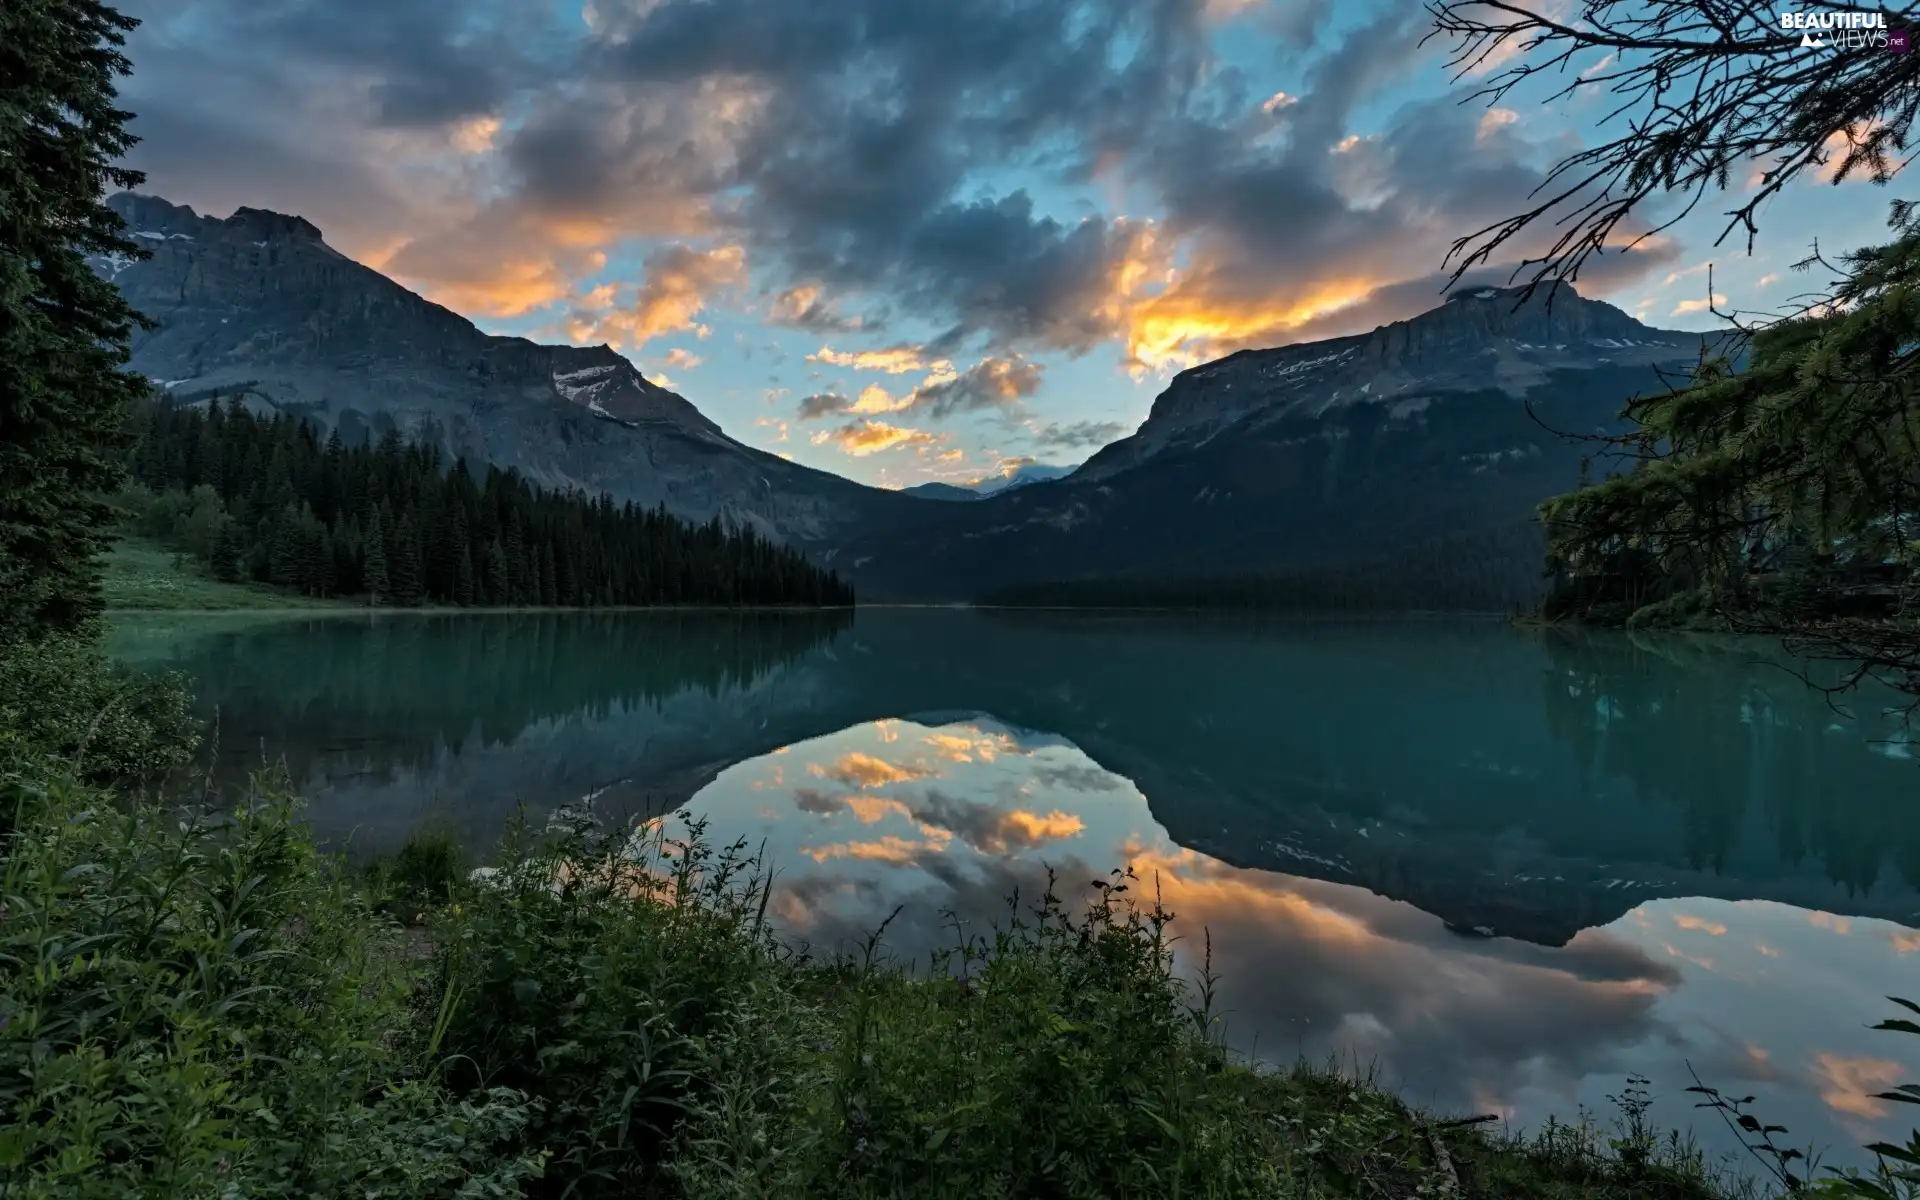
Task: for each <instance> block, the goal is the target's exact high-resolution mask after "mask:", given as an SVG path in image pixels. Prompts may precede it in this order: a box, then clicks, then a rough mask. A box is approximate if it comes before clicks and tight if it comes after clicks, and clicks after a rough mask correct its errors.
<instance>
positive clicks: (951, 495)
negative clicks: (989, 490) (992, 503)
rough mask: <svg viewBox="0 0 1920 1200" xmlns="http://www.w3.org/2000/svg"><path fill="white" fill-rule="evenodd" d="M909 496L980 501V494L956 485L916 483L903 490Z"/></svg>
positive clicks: (924, 498) (928, 498)
mask: <svg viewBox="0 0 1920 1200" xmlns="http://www.w3.org/2000/svg"><path fill="white" fill-rule="evenodd" d="M900 490H901V492H903V493H904V494H906V495H909V496H918V497H920V498H921V499H922V500H978V499H979V498H980V493H979V492H976V491H974V490H973V489H972V488H970V487H962V486H960V485H959V484H954V483H937V482H936V483H916V484H914V485H913V486H912V487H909V488H901V489H900Z"/></svg>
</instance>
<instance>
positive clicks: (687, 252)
mask: <svg viewBox="0 0 1920 1200" xmlns="http://www.w3.org/2000/svg"><path fill="white" fill-rule="evenodd" d="M746 261H747V255H746V250H745V248H744V247H741V246H737V245H728V246H715V247H711V248H708V249H696V248H694V247H692V246H686V245H674V246H668V247H666V248H664V249H662V250H659V251H656V252H655V253H654V254H652V255H649V256H648V258H647V262H646V282H645V283H643V284H642V285H641V286H640V288H639V291H638V292H637V293H636V294H635V296H634V298H633V301H632V302H631V303H630V304H629V305H627V306H626V307H624V308H619V309H614V310H611V311H607V312H602V313H591V312H586V311H583V310H576V311H575V313H574V314H573V315H572V316H571V317H570V318H569V319H568V323H567V332H568V335H569V336H570V337H571V338H572V339H573V340H574V341H576V342H594V341H604V342H607V343H609V344H610V345H613V346H614V347H616V348H619V349H631V348H637V347H639V346H643V345H645V344H646V343H647V342H648V341H649V340H651V339H653V338H656V337H661V336H663V335H665V334H669V333H684V332H688V331H692V332H694V333H697V334H701V335H703V336H704V334H705V333H706V331H707V327H706V326H704V325H701V324H700V323H698V322H697V321H696V320H695V318H696V317H698V316H699V315H700V312H701V310H702V309H704V308H706V306H707V303H708V301H709V299H710V298H711V297H712V296H713V295H714V294H715V293H717V292H719V291H720V290H722V289H723V288H727V287H730V286H733V285H735V284H738V283H739V282H741V280H742V279H744V278H745V276H746ZM682 353H684V352H682ZM669 359H671V354H670V355H669Z"/></svg>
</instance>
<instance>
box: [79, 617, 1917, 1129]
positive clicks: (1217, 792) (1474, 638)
mask: <svg viewBox="0 0 1920 1200" xmlns="http://www.w3.org/2000/svg"><path fill="white" fill-rule="evenodd" d="M115 645H116V648H117V649H118V650H119V652H120V653H121V654H123V656H125V657H127V658H129V659H131V660H134V661H138V662H142V663H145V664H148V665H155V666H162V665H164V666H170V667H174V668H178V669H180V670H182V671H184V672H186V673H187V674H188V675H189V676H191V677H192V678H193V680H194V682H195V684H196V686H197V688H198V690H199V695H200V697H201V700H202V702H203V704H204V705H205V706H206V707H207V709H208V711H209V714H210V715H213V716H215V717H216V721H217V729H218V752H217V758H218V766H219V772H220V773H221V774H222V775H223V776H225V777H227V778H236V777H238V776H241V775H243V774H244V773H246V772H247V771H249V770H251V769H256V768H258V767H260V766H262V765H263V764H268V763H278V764H284V766H285V767H286V769H287V770H288V771H289V772H290V773H291V774H292V776H293V777H294V779H295V781H296V782H297V783H298V784H299V786H300V788H301V790H302V791H303V792H304V794H305V795H307V796H308V797H309V798H310V800H311V802H312V808H311V816H312V819H313V821H314V823H315V825H316V827H317V829H318V830H319V831H320V833H321V835H322V836H323V837H325V838H326V839H328V840H329V841H331V842H333V843H335V844H349V843H350V844H351V845H352V846H354V847H356V848H359V849H363V850H364V849H378V848H383V847H391V846H393V845H397V844H398V843H399V842H400V841H402V840H403V839H404V838H405V837H406V835H407V833H408V832H409V831H410V830H412V829H413V828H416V827H418V826H419V825H421V824H423V823H426V822H429V821H431V822H438V823H443V824H450V825H452V826H453V827H454V828H456V829H457V830H459V831H460V832H461V834H462V836H463V837H465V838H466V839H467V840H468V841H470V842H472V843H474V844H476V845H484V844H485V843H486V842H488V841H489V840H490V839H491V838H493V837H494V836H496V835H497V833H498V832H499V830H500V829H501V828H502V827H503V825H504V824H505V823H506V821H507V820H508V819H509V818H510V817H511V815H512V814H513V813H514V812H515V811H516V810H517V809H518V808H519V807H520V806H522V805H524V806H527V807H528V808H529V809H532V810H535V811H538V810H542V809H545V808H550V807H552V806H554V805H556V804H559V803H564V802H571V801H577V800H578V799H580V798H581V797H583V796H587V795H592V796H594V797H595V798H596V801H595V802H596V804H597V805H598V806H599V807H600V808H601V810H602V811H604V812H607V813H610V814H653V813H673V814H676V816H674V817H671V818H669V819H679V817H683V816H689V815H692V816H699V817H702V818H704V819H706V820H707V821H708V823H709V831H710V833H711V834H712V836H714V837H716V838H719V839H722V840H732V839H733V838H735V837H746V838H750V839H752V840H753V841H754V842H755V843H756V844H759V843H762V842H764V844H765V845H766V847H767V853H768V855H769V857H770V859H771V860H772V864H773V865H774V867H775V868H776V869H777V870H778V871H779V886H778V890H777V892H776V902H775V907H776V910H777V912H778V914H779V917H780V919H781V921H782V923H783V925H784V927H785V928H786V930H787V931H788V933H789V934H790V936H792V937H794V938H795V939H799V940H805V941H808V942H810V943H813V944H815V945H819V946H822V947H827V948H831V947H835V946H841V945H845V944H848V943H849V942H851V941H852V940H854V939H857V938H858V937H859V936H861V935H862V934H863V933H864V932H865V931H867V930H869V929H871V928H872V927H873V926H874V925H875V924H877V923H878V921H879V920H880V919H881V918H883V917H884V916H885V915H886V914H887V913H889V912H891V911H892V910H893V909H894V908H895V907H896V906H901V915H900V917H899V918H898V919H897V920H896V921H895V922H894V923H893V924H892V925H891V926H890V927H889V930H888V944H889V946H890V947H891V948H892V949H893V950H894V951H895V952H896V953H898V954H901V955H903V956H908V957H921V958H923V957H924V956H925V954H926V952H927V951H928V950H929V949H931V948H932V947H933V946H935V945H937V944H940V943H942V942H943V941H944V940H945V939H947V938H949V937H951V931H950V929H949V928H948V923H949V920H950V919H956V918H957V919H959V920H961V921H963V922H970V923H976V924H978V923H983V922H985V921H988V920H991V919H992V918H993V917H994V916H995V915H996V914H998V913H999V912H1001V911H1003V900H1004V897H1006V896H1007V895H1008V894H1009V893H1012V892H1014V891H1016V890H1018V891H1020V892H1021V893H1022V894H1024V895H1028V896H1032V895H1035V894H1037V889H1038V887H1039V886H1041V884H1042V882H1043V881H1044V879H1045V877H1046V872H1047V871H1048V870H1049V869H1052V870H1054V871H1056V872H1057V873H1058V874H1059V876H1060V878H1061V880H1062V886H1063V887H1070V888H1078V887H1080V886H1083V885H1084V884H1085V883H1086V882H1087V881H1090V880H1092V879H1094V878H1095V877H1099V876H1104V875H1105V874H1106V872H1107V871H1108V870H1110V869H1112V868H1114V867H1131V868H1132V869H1133V870H1134V871H1135V872H1136V873H1138V874H1139V875H1140V876H1141V877H1142V878H1143V879H1145V880H1149V881H1152V882H1153V883H1154V884H1156V885H1157V886H1158V887H1159V888H1160V889H1161V891H1162V894H1163V896H1164V897H1165V899H1166V903H1167V905H1168V906H1169V907H1170V908H1172V909H1173V910H1174V911H1175V912H1176V913H1177V914H1178V918H1179V919H1178V921H1177V922H1176V927H1184V928H1185V930H1186V933H1187V935H1188V940H1187V941H1186V942H1185V943H1183V947H1182V949H1183V953H1184V952H1188V951H1192V950H1194V949H1195V948H1196V947H1197V946H1198V945H1199V942H1200V938H1199V934H1200V933H1201V931H1202V930H1203V929H1204V930H1205V931H1207V932H1208V933H1209V934H1210V935H1211V939H1212V947H1213V965H1214V969H1215V970H1216V971H1217V972H1219V973H1220V975H1221V976H1222V982H1221V1001H1222V1003H1223V1005H1224V1007H1225V1009H1226V1010H1227V1013H1228V1031H1229V1036H1230V1038H1231V1039H1232V1040H1233V1041H1234V1042H1235V1043H1236V1044H1237V1045H1238V1046H1239V1047H1240V1048H1241V1049H1243V1050H1245V1051H1247V1052H1249V1053H1253V1054H1257V1055H1259V1056H1260V1057H1263V1058H1267V1059H1272V1060H1285V1059H1291V1058H1293V1057H1295V1056H1297V1055H1302V1054H1304V1055H1307V1056H1309V1057H1312V1058H1316V1059H1320V1058H1326V1057H1336V1056H1337V1057H1338V1058H1340V1059H1341V1060H1342V1061H1343V1062H1346V1063H1348V1064H1349V1065H1352V1066H1354V1067H1356V1068H1357V1069H1361V1070H1368V1071H1372V1072H1374V1073H1376V1074H1378V1075H1380V1076H1382V1077H1383V1078H1385V1079H1387V1080H1388V1081H1390V1082H1393V1083H1396V1084H1398V1085H1400V1086H1401V1087H1402V1088H1403V1089H1404V1090H1405V1091H1406V1093H1407V1095H1408V1096H1409V1098H1410V1099H1413V1100H1415V1101H1418V1102H1425V1103H1431V1104H1436V1105H1439V1106H1442V1107H1445V1108H1449V1109H1454V1110H1459V1111H1462V1112H1467V1111H1471V1112H1473V1113H1500V1114H1502V1115H1504V1116H1507V1117H1509V1118H1511V1119H1512V1120H1514V1121H1515V1122H1516V1123H1519V1124H1523V1125H1532V1124H1537V1123H1538V1122H1539V1121H1541V1120H1543V1119H1544V1118H1545V1117H1546V1116H1547V1115H1549V1114H1555V1115H1559V1116H1562V1117H1569V1116H1572V1115H1574V1114H1575V1113H1577V1112H1578V1111H1579V1110H1580V1109H1582V1108H1585V1109H1589V1110H1593V1111H1596V1112H1597V1113H1598V1114H1599V1115H1601V1116H1603V1117H1604V1116H1606V1115H1607V1114H1608V1112H1609V1111H1610V1105H1609V1103H1608V1101H1607V1097H1608V1096H1609V1095H1610V1094H1613V1093H1617V1092H1618V1091H1619V1090H1620V1088H1621V1087H1622V1086H1623V1084H1624V1083H1625V1080H1626V1077H1627V1076H1628V1075H1630V1074H1640V1075H1644V1076H1646V1077H1647V1078H1649V1079H1650V1080H1651V1081H1652V1089H1653V1091H1654V1094H1655V1095H1656V1097H1657V1099H1656V1103H1655V1108H1654V1113H1653V1115H1654V1117H1655V1119H1657V1120H1661V1121H1664V1122H1666V1123H1669V1124H1677V1125H1685V1126H1688V1127H1690V1128H1692V1129H1694V1130H1696V1131H1697V1132H1698V1134H1699V1136H1700V1137H1701V1138H1702V1140H1703V1141H1706V1142H1708V1143H1709V1144H1710V1145H1711V1146H1713V1147H1715V1148H1716V1149H1719V1150H1728V1149H1737V1146H1736V1145H1735V1144H1734V1143H1733V1142H1732V1141H1731V1139H1730V1136H1729V1135H1728V1134H1727V1132H1726V1131H1725V1130H1724V1129H1723V1128H1721V1127H1720V1126H1719V1125H1718V1124H1717V1123H1716V1122H1714V1121H1712V1120H1711V1119H1710V1114H1701V1113H1699V1112H1697V1111H1696V1110H1695V1109H1694V1108H1693V1107H1692V1099H1693V1098H1692V1097H1690V1096H1688V1095H1686V1094H1685V1092H1684V1090H1683V1089H1684V1088H1685V1087H1687V1086H1688V1085H1690V1084H1691V1083H1692V1082H1693V1079H1692V1076H1691V1073H1692V1072H1697V1073H1698V1074H1699V1076H1700V1077H1701V1078H1702V1079H1704V1080H1705V1081H1707V1082H1709V1083H1711V1084H1714V1085H1715V1086H1719V1087H1722V1088H1724V1089H1727V1090H1729V1091H1732V1092H1734V1093H1736V1094H1746V1093H1752V1094H1754V1095H1755V1096H1756V1097H1758V1102H1757V1104H1756V1108H1757V1110H1758V1111H1760V1112H1761V1113H1762V1115H1764V1116H1765V1117H1766V1118H1767V1119H1768V1120H1769V1121H1771V1122H1774V1123H1778V1124H1784V1125H1787V1126H1788V1127H1789V1128H1790V1129H1791V1131H1792V1135H1793V1140H1794V1142H1795V1143H1796V1144H1800V1145H1812V1146H1814V1147H1816V1148H1818V1147H1825V1148H1827V1150H1828V1154H1829V1156H1830V1157H1832V1158H1834V1159H1835V1160H1836V1161H1849V1160H1852V1159H1853V1158H1854V1157H1855V1155H1856V1152H1855V1151H1854V1150H1853V1147H1855V1146H1857V1145H1858V1144H1859V1143H1860V1142H1861V1141H1863V1140H1868V1139H1871V1138H1876V1137H1882V1136H1888V1135H1894V1134H1901V1133H1903V1132H1904V1127H1903V1126H1901V1124H1900V1122H1899V1118H1900V1117H1901V1116H1902V1115H1903V1114H1902V1113H1899V1112H1891V1111H1888V1110H1889V1109H1891V1108H1897V1107H1899V1106H1893V1105H1888V1104H1886V1103H1885V1102H1883V1101H1878V1100H1875V1099H1873V1098H1872V1097H1871V1093H1872V1092H1874V1091H1878V1090H1883V1089H1884V1088H1886V1087H1887V1086H1889V1085H1891V1084H1893V1083H1897V1082H1902V1081H1906V1080H1916V1079H1920V1064H1917V1063H1916V1062H1915V1061H1914V1057H1915V1056H1914V1054H1913V1052H1912V1051H1911V1050H1909V1048H1908V1047H1907V1046H1906V1045H1904V1044H1902V1043H1903V1042H1911V1041H1915V1039H1906V1038H1901V1037H1899V1036H1898V1035H1892V1034H1885V1033H1876V1032H1872V1031H1869V1030H1868V1029H1866V1028H1865V1027H1866V1026H1867V1025H1870V1024H1872V1023H1873V1022H1874V1021H1876V1020H1878V1019H1880V1018H1881V1017H1883V1016H1886V1015H1889V1008H1890V1006H1888V1005H1887V1004H1886V1003H1885V1001H1884V1000H1883V999H1882V997H1884V996H1886V995H1888V994H1893V995H1909V996H1915V997H1916V998H1920V972H1916V971H1915V970H1914V968H1915V966H1916V964H1920V932H1916V927H1917V926H1920V893H1916V890H1915V883H1916V881H1920V809H1916V807H1915V803H1916V796H1917V795H1920V789H1917V788H1916V784H1917V783H1920V774H1916V772H1917V771H1920V763H1916V762H1914V761H1913V759H1912V758H1911V750H1910V748H1909V744H1908V742H1907V740H1906V736H1905V727H1904V725H1903V723H1902V722H1901V721H1900V720H1899V719H1898V716H1897V714H1891V713H1889V712H1887V711H1885V710H1886V709H1887V707H1888V706H1889V705H1890V704H1891V703H1892V701H1891V698H1890V697H1887V696H1884V695H1877V694H1876V695H1859V696H1854V697H1851V698H1849V699H1848V700H1846V701H1845V703H1844V707H1843V709H1841V710H1836V709H1834V708H1833V707H1831V706H1829V704H1828V702H1827V700H1826V699H1825V698H1824V697H1823V696H1821V695H1820V694H1818V693H1816V692H1813V691H1811V690H1809V689H1808V688H1807V687H1806V686H1805V684H1804V683H1803V682H1802V681H1801V680H1800V679H1798V678H1797V677H1796V676H1795V675H1794V674H1793V673H1791V672H1789V671H1788V670H1785V669H1783V667H1782V665H1781V664H1780V663H1778V662H1776V661H1773V660H1771V659H1770V658H1769V657H1768V655H1767V652H1766V648H1765V647H1764V646H1761V645H1757V644H1743V643H1734V642H1730V641H1724V640H1706V639H1685V638H1664V639H1640V640H1634V639H1631V638H1629V637H1627V636H1625V635H1604V636H1600V635H1593V636H1583V635H1568V634H1561V633H1545V634H1543V633H1529V632H1525V631H1518V630H1513V629H1510V628H1507V627H1505V626H1503V625H1499V624H1493V623H1469V622H1438V621H1436V622H1373V623H1357V624H1343V623H1331V622H1302V621H1272V622H1254V621H1245V620H1189V619H1177V618H1168V617H1097V616H1087V615H1068V614H1054V615H1033V614H1007V613H990V612H975V611H963V610H867V611H862V612H861V613H860V614H859V615H858V616H857V617H854V616H851V615H847V614H841V615H836V616H819V615H810V616H798V615H796V616H772V615H763V616H751V617H737V618H736V617H726V616H719V615H700V614H650V613H636V614H619V615H604V616H591V615H500V616H485V615H475V616H424V615H419V614H392V615H382V616H376V617H368V616H329V617H315V618H277V619H274V620H234V619H229V620H220V619H207V618H179V617H175V618H148V619H142V620H132V619H129V620H128V621H126V622H124V623H122V625H121V626H120V627H119V628H118V630H117V631H116V634H115ZM1814 670H1815V673H1816V674H1818V666H1817V665H1816V666H1815V668H1814ZM947 914H951V917H949V916H948V915H947Z"/></svg>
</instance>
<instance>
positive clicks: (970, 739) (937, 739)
mask: <svg viewBox="0 0 1920 1200" xmlns="http://www.w3.org/2000/svg"><path fill="white" fill-rule="evenodd" d="M923 740H924V741H925V742H926V744H927V745H928V746H929V747H930V748H931V749H932V750H933V752H934V753H935V754H938V755H939V756H940V757H941V758H944V759H946V760H947V761H948V762H974V761H975V760H978V761H980V762H992V761H993V760H994V759H996V758H998V757H999V756H1000V755H1002V754H1012V753H1017V752H1018V751H1019V749H1020V746H1019V743H1017V742H1015V741H1014V740H1013V739H1012V738H1011V737H1009V736H1007V735H1006V734H1004V733H988V732H986V731H984V730H979V729H970V730H966V731H964V732H960V733H952V732H941V733H929V734H928V735H927V736H926V737H925V738H924V739H923Z"/></svg>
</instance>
